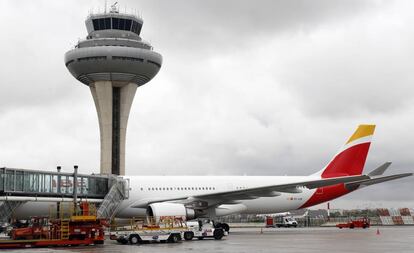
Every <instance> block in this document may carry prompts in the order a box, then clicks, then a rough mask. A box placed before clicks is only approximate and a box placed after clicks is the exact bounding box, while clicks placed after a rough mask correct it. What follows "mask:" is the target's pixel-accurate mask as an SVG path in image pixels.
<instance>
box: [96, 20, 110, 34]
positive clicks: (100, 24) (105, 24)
mask: <svg viewBox="0 0 414 253" xmlns="http://www.w3.org/2000/svg"><path fill="white" fill-rule="evenodd" d="M92 22H93V29H94V30H95V31H99V30H105V29H111V18H99V19H94V20H93V21H92Z"/></svg>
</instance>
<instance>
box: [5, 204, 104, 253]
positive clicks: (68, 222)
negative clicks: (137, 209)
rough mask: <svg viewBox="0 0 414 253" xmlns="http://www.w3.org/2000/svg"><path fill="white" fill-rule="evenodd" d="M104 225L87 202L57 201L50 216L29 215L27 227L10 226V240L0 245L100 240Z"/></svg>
mask: <svg viewBox="0 0 414 253" xmlns="http://www.w3.org/2000/svg"><path fill="white" fill-rule="evenodd" d="M66 204H68V203H66ZM105 226H106V220H104V219H98V218H97V217H96V209H95V207H94V206H92V205H90V204H89V203H87V202H82V203H79V204H77V205H76V206H75V207H73V205H67V206H66V208H65V207H64V205H59V208H58V210H57V211H56V212H53V213H51V214H50V217H47V218H45V217H33V218H32V219H31V221H30V222H29V225H28V226H27V227H23V228H14V229H13V230H12V231H11V240H0V249H1V248H28V247H48V246H67V245H96V244H103V243H104V227H105Z"/></svg>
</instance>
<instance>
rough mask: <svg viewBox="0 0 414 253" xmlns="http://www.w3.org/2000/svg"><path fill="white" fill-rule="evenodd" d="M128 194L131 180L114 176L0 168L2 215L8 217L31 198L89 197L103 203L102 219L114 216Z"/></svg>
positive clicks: (0, 212)
mask: <svg viewBox="0 0 414 253" xmlns="http://www.w3.org/2000/svg"><path fill="white" fill-rule="evenodd" d="M128 197H129V181H128V180H125V179H123V178H122V177H119V176H115V175H100V174H97V175H94V174H92V175H86V174H78V173H77V166H75V171H74V173H67V172H61V170H60V167H58V170H57V171H56V172H53V171H41V170H26V169H15V168H6V167H2V168H0V217H1V218H2V219H3V220H7V219H8V218H10V217H11V215H12V213H13V211H14V210H15V209H16V208H18V207H19V206H20V205H22V204H24V203H26V202H28V201H43V202H64V201H77V200H87V201H90V202H96V203H102V204H101V205H100V207H99V209H98V213H99V214H100V216H101V218H109V219H110V218H112V217H113V215H114V214H115V212H116V210H117V209H118V207H119V205H120V204H121V202H122V201H123V200H124V199H128Z"/></svg>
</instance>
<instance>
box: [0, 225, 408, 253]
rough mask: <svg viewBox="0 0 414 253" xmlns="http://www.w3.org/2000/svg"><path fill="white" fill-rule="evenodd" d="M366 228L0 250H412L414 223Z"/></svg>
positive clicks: (126, 252)
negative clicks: (156, 242)
mask: <svg viewBox="0 0 414 253" xmlns="http://www.w3.org/2000/svg"><path fill="white" fill-rule="evenodd" d="M378 228H379V230H380V234H379V235H378V234H377V233H376V232H377V227H372V228H369V229H353V230H351V229H338V228H275V229H263V233H261V229H260V228H248V229H247V228H246V229H242V228H240V229H233V230H232V232H231V233H230V235H229V236H228V237H226V238H225V239H223V240H221V241H215V240H202V241H198V240H194V241H191V242H186V241H185V242H180V243H176V244H168V243H162V244H161V243H158V244H155V243H153V244H144V245H119V244H117V243H116V242H114V241H110V240H107V241H106V242H105V245H100V246H96V247H93V246H82V247H66V248H64V247H62V248H46V249H19V250H1V251H2V252H6V251H10V252H27V253H29V252H30V253H32V252H33V253H42V252H60V253H64V252H65V253H66V252H74V253H94V252H103V253H105V252H108V253H109V252H111V253H112V252H114V253H136V252H151V253H162V252H169V253H174V252H223V253H231V252H234V253H236V252H237V253H239V252H246V253H247V252H249V253H250V252H318V253H323V252H329V253H330V252H347V253H348V252H361V253H365V252H372V253H374V252H375V253H379V252H399V253H402V252H410V253H412V252H414V226H404V227H378Z"/></svg>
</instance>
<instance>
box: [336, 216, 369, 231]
mask: <svg viewBox="0 0 414 253" xmlns="http://www.w3.org/2000/svg"><path fill="white" fill-rule="evenodd" d="M336 227H338V228H340V229H342V228H350V229H353V228H364V229H365V228H369V227H370V220H369V219H368V218H365V217H364V218H360V219H357V220H349V221H348V222H347V223H339V224H336Z"/></svg>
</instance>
